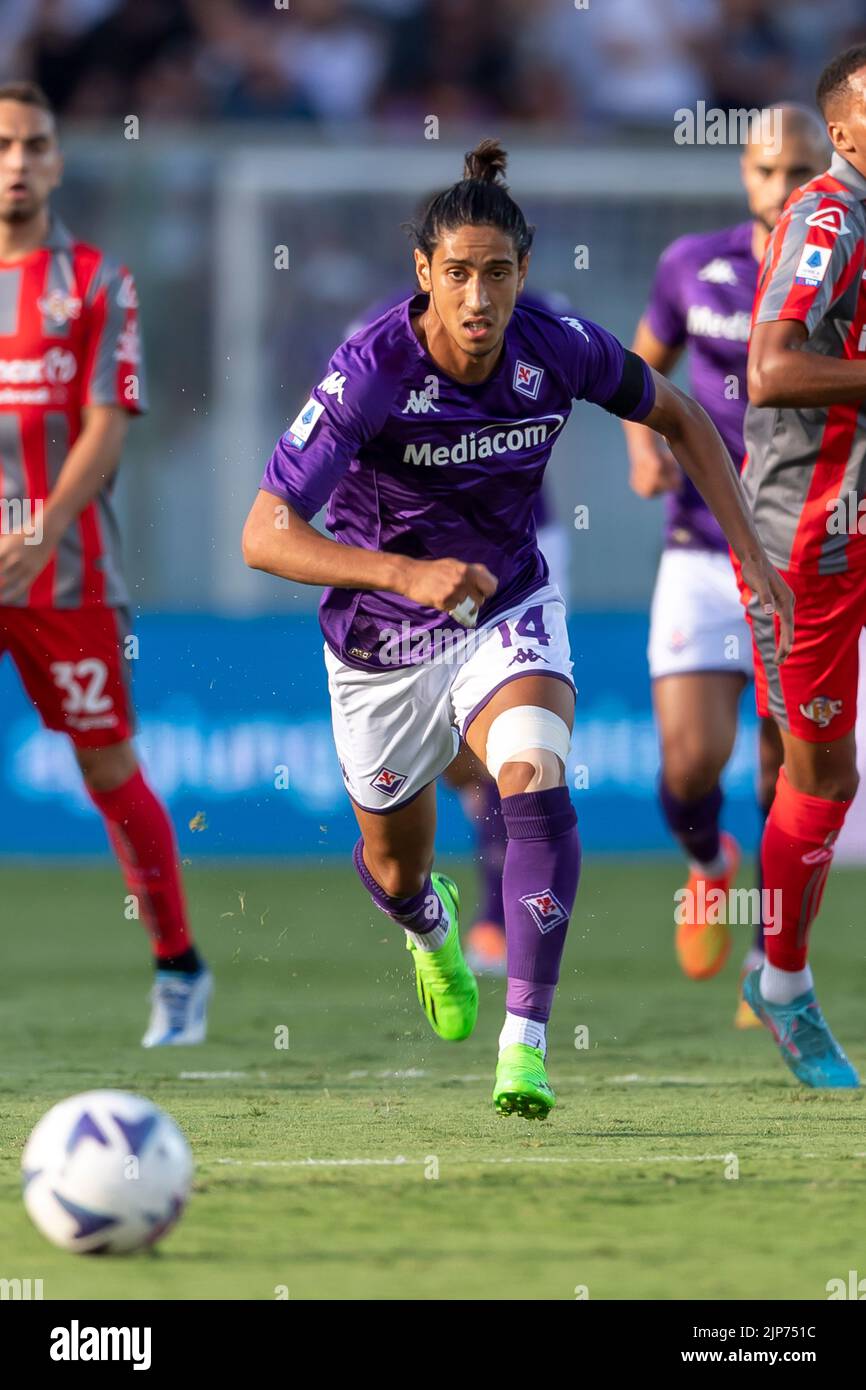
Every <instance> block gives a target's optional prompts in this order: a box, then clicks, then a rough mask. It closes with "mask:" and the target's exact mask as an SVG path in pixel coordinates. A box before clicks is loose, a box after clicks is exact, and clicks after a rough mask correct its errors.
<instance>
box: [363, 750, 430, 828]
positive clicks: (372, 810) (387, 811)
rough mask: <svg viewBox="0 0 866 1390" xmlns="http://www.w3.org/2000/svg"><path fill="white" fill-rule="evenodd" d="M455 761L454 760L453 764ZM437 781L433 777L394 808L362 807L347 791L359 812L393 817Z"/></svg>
mask: <svg viewBox="0 0 866 1390" xmlns="http://www.w3.org/2000/svg"><path fill="white" fill-rule="evenodd" d="M455 756H456V755H455ZM453 761H454V760H453V758H452V762H453ZM443 771H444V769H443ZM440 775H441V774H440ZM437 780H438V778H436V777H431V779H430V781H429V782H425V783H424V785H423V787H419V788H418V790H417V791H416V792H413V793H412V795H411V796H407V797H406V800H405V801H398V802H397V803H396V805H394V806H362V805H361V803H360V801H356V800H355V798H354V797H353V796H352V794H351V792H348V791H347V792H346V795H347V796H348V798H349V800H350V801H351V803H352V805H353V806H357V807H358V810H359V811H366V813H367V815H368V816H391V815H393V814H394V812H395V811H402V810H403V807H404V806H408V805H410V804H411V802H413V801H414V800H415V798H416V797H417V796H420V795H421V793H422V792H424V791H426V790H427V788H428V787H432V786H433V784H434V783H435V782H436V781H437Z"/></svg>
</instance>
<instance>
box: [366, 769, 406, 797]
mask: <svg viewBox="0 0 866 1390" xmlns="http://www.w3.org/2000/svg"><path fill="white" fill-rule="evenodd" d="M405 781H406V778H405V776H404V775H403V773H402V772H393V771H392V770H391V768H390V767H380V768H379V771H378V772H377V773H376V776H375V777H371V778H370V786H371V787H375V789H376V791H377V792H384V793H385V795H386V796H396V795H397V793H398V791H399V790H400V788H401V787H402V786H403V785H404V783H405Z"/></svg>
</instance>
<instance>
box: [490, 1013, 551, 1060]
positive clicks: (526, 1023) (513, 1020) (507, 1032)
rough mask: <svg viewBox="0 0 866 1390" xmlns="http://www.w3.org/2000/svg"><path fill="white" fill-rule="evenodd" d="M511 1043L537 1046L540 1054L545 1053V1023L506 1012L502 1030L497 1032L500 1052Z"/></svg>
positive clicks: (544, 1054)
mask: <svg viewBox="0 0 866 1390" xmlns="http://www.w3.org/2000/svg"><path fill="white" fill-rule="evenodd" d="M512 1043H526V1045H527V1047H538V1048H540V1049H541V1053H542V1056H546V1055H547V1024H546V1023H538V1022H536V1020H535V1019H534V1018H521V1017H520V1015H519V1014H508V1013H507V1014H506V1015H505V1023H504V1024H503V1025H502V1032H501V1033H500V1034H499V1052H500V1054H501V1053H502V1051H503V1050H504V1048H506V1047H510V1046H511V1044H512Z"/></svg>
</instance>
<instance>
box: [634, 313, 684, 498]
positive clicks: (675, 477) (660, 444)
mask: <svg viewBox="0 0 866 1390" xmlns="http://www.w3.org/2000/svg"><path fill="white" fill-rule="evenodd" d="M631 350H632V352H636V353H637V355H638V357H642V358H643V360H644V361H645V362H646V363H647V364H648V366H650V367H652V368H653V370H654V371H656V372H660V373H661V375H662V376H670V374H671V372H672V371H673V369H674V367H675V366H676V364H677V362H678V361H679V359H680V357H681V356H682V348H681V347H671V346H670V345H669V344H668V343H663V342H662V340H661V339H660V338H657V337H656V335H655V333H653V331H652V329H651V328H650V326H649V324H648V323H647V321H646V319H645V318H642V319H641V321H640V323H639V324H638V326H637V331H636V333H635V337H634V342H633V343H632V348H631ZM622 423H623V429H624V430H625V443H626V448H627V450H628V457H629V464H630V472H629V482H630V484H631V487H632V490H633V491H634V492H636V493H637V495H638V497H658V496H659V495H660V494H661V493H663V492H672V491H673V490H674V488H676V487H677V486H678V485H679V481H680V470H679V467H678V466H677V461H676V459H675V458H674V457H673V455H672V453H671V451H670V449H669V448H668V447H667V444H666V443H665V441H664V440H663V439H662V438H661V437H660V436H659V435H658V434H655V433H654V432H653V431H652V430H648V429H647V427H646V425H644V424H641V423H639V422H638V421H636V420H623V422H622Z"/></svg>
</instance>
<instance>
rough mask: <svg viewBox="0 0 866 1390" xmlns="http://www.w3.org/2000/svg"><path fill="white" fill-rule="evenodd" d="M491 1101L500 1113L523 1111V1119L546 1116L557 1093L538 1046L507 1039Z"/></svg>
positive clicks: (500, 1058)
mask: <svg viewBox="0 0 866 1390" xmlns="http://www.w3.org/2000/svg"><path fill="white" fill-rule="evenodd" d="M493 1104H494V1105H495V1106H496V1109H497V1110H498V1111H499V1113H500V1115H522V1116H523V1118H524V1120H546V1119H547V1116H548V1115H549V1114H550V1111H551V1110H552V1109H553V1107H554V1105H555V1104H556V1096H555V1095H554V1094H553V1091H552V1089H551V1086H550V1082H549V1081H548V1079H547V1072H546V1071H545V1070H544V1054H543V1053H542V1051H541V1048H540V1047H530V1046H529V1045H528V1044H527V1043H510V1044H509V1046H508V1047H505V1048H503V1049H502V1053H501V1055H500V1057H499V1061H498V1062H497V1064H496V1085H495V1086H494V1088H493Z"/></svg>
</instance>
